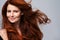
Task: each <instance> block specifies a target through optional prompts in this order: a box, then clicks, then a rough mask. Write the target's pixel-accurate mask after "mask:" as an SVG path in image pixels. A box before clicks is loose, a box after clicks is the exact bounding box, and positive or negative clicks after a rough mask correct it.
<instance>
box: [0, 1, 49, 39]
mask: <svg viewBox="0 0 60 40" xmlns="http://www.w3.org/2000/svg"><path fill="white" fill-rule="evenodd" d="M2 17H3V19H2V26H3V29H1V31H0V32H3V34H2V33H1V34H0V36H1V37H2V39H3V40H42V37H43V34H42V32H41V30H40V29H39V27H38V23H40V24H45V23H48V21H50V20H49V19H48V17H47V16H46V15H45V14H44V13H42V12H41V11H39V10H36V11H33V10H32V7H31V4H28V3H27V2H25V1H24V0H7V1H6V3H5V4H4V5H3V8H2ZM4 33H5V34H4ZM2 35H4V36H2Z"/></svg>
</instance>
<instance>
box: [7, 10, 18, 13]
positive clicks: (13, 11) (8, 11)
mask: <svg viewBox="0 0 60 40" xmlns="http://www.w3.org/2000/svg"><path fill="white" fill-rule="evenodd" d="M7 12H11V11H9V10H8V11H7ZM13 12H16V13H17V12H18V11H13Z"/></svg>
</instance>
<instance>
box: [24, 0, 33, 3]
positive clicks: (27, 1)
mask: <svg viewBox="0 0 60 40" xmlns="http://www.w3.org/2000/svg"><path fill="white" fill-rule="evenodd" d="M24 1H25V2H26V3H28V4H30V3H31V1H32V0H24Z"/></svg>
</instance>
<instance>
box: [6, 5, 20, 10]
mask: <svg viewBox="0 0 60 40" xmlns="http://www.w3.org/2000/svg"><path fill="white" fill-rule="evenodd" d="M9 9H10V10H13V9H15V10H19V8H18V7H16V6H15V5H12V4H8V6H7V10H9Z"/></svg>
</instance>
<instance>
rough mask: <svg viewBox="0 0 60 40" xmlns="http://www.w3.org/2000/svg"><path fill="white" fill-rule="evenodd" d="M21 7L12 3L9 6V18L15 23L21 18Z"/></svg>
mask: <svg viewBox="0 0 60 40" xmlns="http://www.w3.org/2000/svg"><path fill="white" fill-rule="evenodd" d="M20 13H21V11H20V9H19V8H18V7H16V6H14V5H12V4H8V6H7V14H6V15H7V18H8V20H9V21H10V22H11V23H15V22H17V21H19V19H20Z"/></svg>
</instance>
